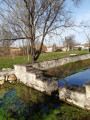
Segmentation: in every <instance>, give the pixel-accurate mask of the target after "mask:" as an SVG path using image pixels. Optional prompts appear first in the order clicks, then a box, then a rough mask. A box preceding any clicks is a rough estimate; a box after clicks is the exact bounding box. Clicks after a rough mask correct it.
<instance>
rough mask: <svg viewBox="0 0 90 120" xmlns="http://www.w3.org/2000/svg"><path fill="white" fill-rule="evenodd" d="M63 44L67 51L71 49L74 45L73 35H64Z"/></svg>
mask: <svg viewBox="0 0 90 120" xmlns="http://www.w3.org/2000/svg"><path fill="white" fill-rule="evenodd" d="M63 44H64V46H66V47H67V51H69V50H73V48H74V45H76V42H75V36H74V35H69V36H67V37H65V40H64V42H63Z"/></svg>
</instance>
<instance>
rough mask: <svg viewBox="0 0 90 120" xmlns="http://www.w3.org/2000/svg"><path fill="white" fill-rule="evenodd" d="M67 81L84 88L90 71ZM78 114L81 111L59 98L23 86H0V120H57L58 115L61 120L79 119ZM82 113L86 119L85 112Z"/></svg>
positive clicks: (80, 73) (8, 84)
mask: <svg viewBox="0 0 90 120" xmlns="http://www.w3.org/2000/svg"><path fill="white" fill-rule="evenodd" d="M65 79H66V82H67V84H77V85H81V86H82V85H83V84H84V83H85V82H86V81H89V80H90V70H89V69H88V70H85V71H83V72H79V73H77V74H74V75H71V76H68V77H66V78H65ZM64 84H65V82H63V81H61V80H59V85H60V86H62V85H64ZM57 109H59V110H57ZM72 110H73V111H74V112H72ZM80 111H81V110H80ZM58 113H59V114H58ZM68 113H69V114H68ZM78 113H79V109H77V108H75V107H72V106H70V105H68V104H66V103H64V102H61V101H60V100H59V99H58V98H57V97H55V96H48V95H46V94H44V93H41V92H39V91H37V90H34V89H31V88H30V87H27V86H25V85H23V84H19V83H13V84H10V83H5V84H4V85H2V86H0V120H48V119H49V118H48V117H52V120H53V119H56V115H57V117H58V119H61V120H62V119H66V118H68V119H71V118H72V116H73V117H74V119H77V118H76V116H77V115H78ZM80 113H81V114H82V115H83V117H85V111H84V112H83V111H82V112H80ZM89 115H90V114H89ZM54 116H55V118H53V117H54ZM78 116H79V115H78ZM86 116H87V113H86ZM80 117H81V116H80ZM89 118H90V117H89Z"/></svg>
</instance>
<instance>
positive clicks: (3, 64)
mask: <svg viewBox="0 0 90 120" xmlns="http://www.w3.org/2000/svg"><path fill="white" fill-rule="evenodd" d="M86 53H89V52H88V50H87V51H85V50H84V51H77V50H76V51H67V52H51V53H42V54H41V55H40V57H39V59H38V61H42V60H49V59H55V58H61V57H66V56H69V55H70V54H86ZM27 62H28V58H27V56H25V59H24V57H23V56H17V57H15V58H12V57H1V58H0V69H2V68H7V67H11V68H13V65H14V64H22V63H27ZM30 62H31V57H30Z"/></svg>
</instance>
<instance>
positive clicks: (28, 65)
mask: <svg viewBox="0 0 90 120" xmlns="http://www.w3.org/2000/svg"><path fill="white" fill-rule="evenodd" d="M88 54H89V53H87V54H76V55H72V56H70V55H69V56H66V57H60V58H55V59H49V60H43V61H38V62H34V63H33V64H35V63H41V62H47V61H52V60H58V59H62V58H67V57H75V56H81V55H88ZM33 64H32V63H24V64H15V65H22V66H26V67H30V66H33Z"/></svg>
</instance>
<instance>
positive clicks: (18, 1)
mask: <svg viewBox="0 0 90 120" xmlns="http://www.w3.org/2000/svg"><path fill="white" fill-rule="evenodd" d="M71 1H73V2H74V3H75V4H78V2H79V1H80V0H71ZM67 2H68V0H2V4H3V6H4V5H5V7H3V8H2V6H1V9H0V11H1V12H0V15H1V17H2V21H3V22H4V23H6V25H7V26H8V27H9V28H10V31H11V32H13V33H14V34H15V35H16V37H14V38H12V40H17V39H29V41H28V42H30V44H31V57H32V62H34V61H36V60H37V59H38V57H39V55H40V54H41V50H42V46H43V43H44V40H45V37H46V36H47V35H49V33H50V32H52V31H55V30H56V29H58V28H59V29H61V28H63V27H68V26H71V23H70V22H69V21H70V16H69V15H68V14H69V11H68V10H67V9H65V8H66V6H67ZM38 38H39V41H40V49H39V50H38V52H36V51H35V41H37V39H38ZM7 39H8V37H7V38H6V39H4V40H7ZM8 40H9V39H8Z"/></svg>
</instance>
